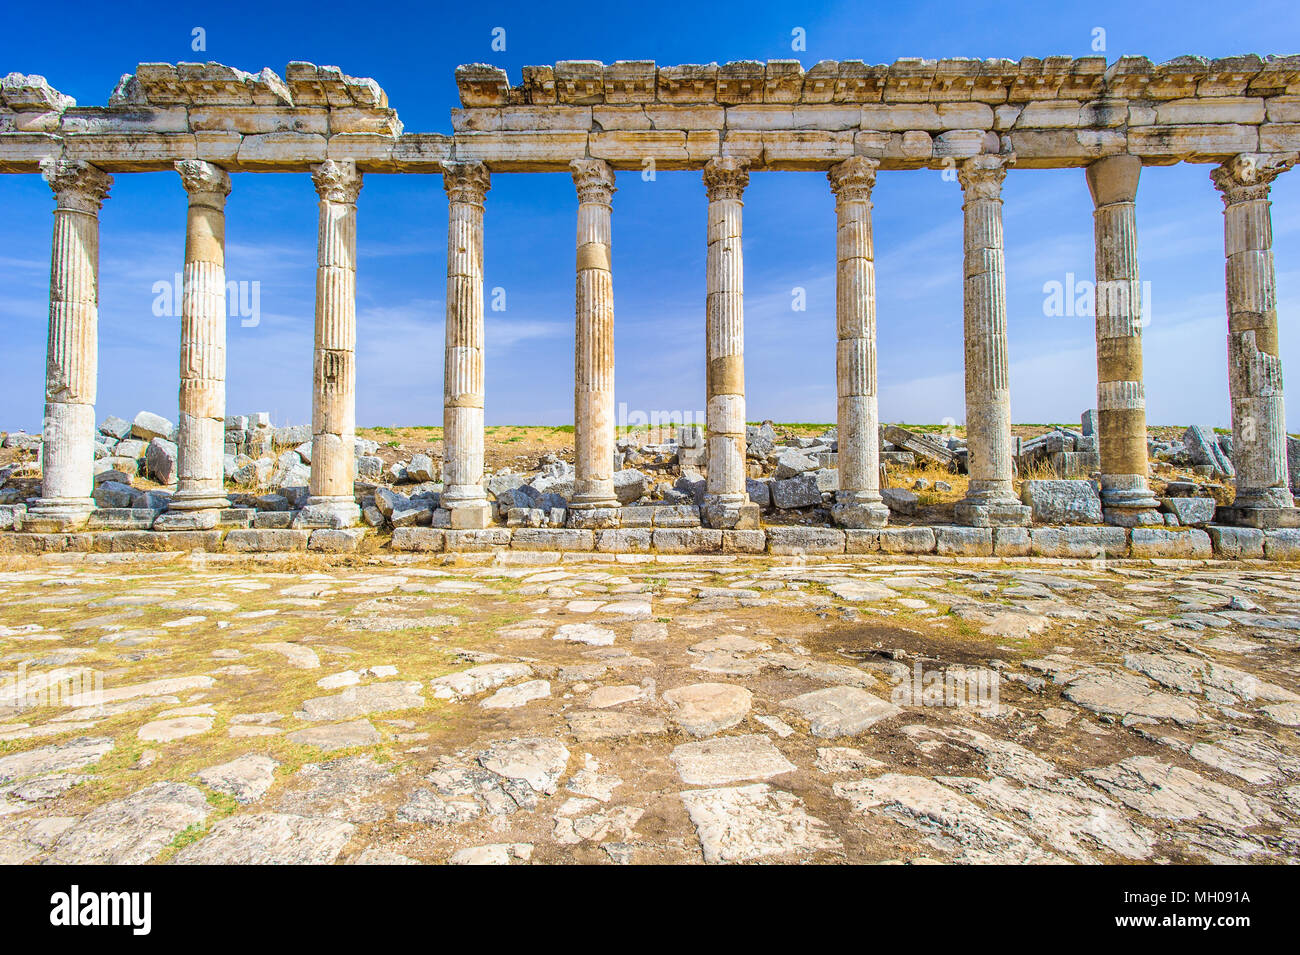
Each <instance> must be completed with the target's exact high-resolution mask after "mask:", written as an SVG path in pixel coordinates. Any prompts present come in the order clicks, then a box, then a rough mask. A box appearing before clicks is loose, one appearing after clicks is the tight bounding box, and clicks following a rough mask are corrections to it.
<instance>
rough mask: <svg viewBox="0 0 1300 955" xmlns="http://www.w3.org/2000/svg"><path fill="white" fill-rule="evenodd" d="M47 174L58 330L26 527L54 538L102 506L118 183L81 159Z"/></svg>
mask: <svg viewBox="0 0 1300 955" xmlns="http://www.w3.org/2000/svg"><path fill="white" fill-rule="evenodd" d="M41 173H42V175H43V176H44V177H45V181H46V182H47V183H49V186H50V188H51V189H53V190H54V196H55V208H54V242H53V247H52V251H51V254H50V328H49V343H48V349H47V351H46V359H45V423H44V427H43V443H42V445H41V496H40V497H39V498H37V499H36V500H35V501H34V502H32V506H31V507H30V508H29V509H28V512H27V517H26V520H25V521H24V523H23V526H24V528H25V529H27V530H33V531H46V532H52V531H64V530H70V529H72V528H76V527H79V526H81V525H82V524H84V523H85V521H86V518H87V517H88V516H89V514H90V512H91V511H92V510H93V509H94V507H95V502H94V499H93V498H92V497H91V494H92V493H93V491H94V463H95V387H96V372H97V367H96V363H97V337H96V336H97V326H98V322H99V209H100V206H101V205H102V204H103V202H104V198H105V197H106V196H107V195H108V190H109V187H110V186H111V185H112V184H113V177H112V176H110V175H108V174H107V173H105V172H103V171H102V170H100V169H98V168H96V167H95V166H92V165H90V164H88V163H85V162H81V161H76V160H52V159H50V160H44V161H42V162H41Z"/></svg>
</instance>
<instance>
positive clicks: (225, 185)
mask: <svg viewBox="0 0 1300 955" xmlns="http://www.w3.org/2000/svg"><path fill="white" fill-rule="evenodd" d="M176 171H177V172H178V173H180V176H181V185H183V186H184V187H185V191H186V192H187V193H189V196H190V202H191V203H192V204H195V205H204V206H212V207H213V208H216V209H222V208H225V205H226V196H228V195H230V174H229V173H227V172H226V171H225V170H224V169H222V168H221V167H220V166H214V165H213V164H212V163H210V162H204V161H203V160H201V159H182V160H181V161H180V162H178V163H176Z"/></svg>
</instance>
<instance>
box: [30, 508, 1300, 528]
mask: <svg viewBox="0 0 1300 955" xmlns="http://www.w3.org/2000/svg"><path fill="white" fill-rule="evenodd" d="M1214 522H1215V523H1216V524H1232V525H1235V526H1237V527H1257V528H1259V529H1260V530H1272V529H1274V528H1279V527H1300V508H1296V507H1238V506H1237V505H1236V504H1235V503H1234V504H1232V505H1231V506H1229V507H1219V508H1217V509H1216V510H1215V512H1214ZM23 526H24V527H26V526H27V525H26V523H25V522H24V524H23Z"/></svg>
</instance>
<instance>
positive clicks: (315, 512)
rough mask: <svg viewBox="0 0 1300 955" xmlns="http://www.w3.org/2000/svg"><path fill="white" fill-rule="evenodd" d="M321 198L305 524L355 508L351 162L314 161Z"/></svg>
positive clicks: (349, 516)
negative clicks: (310, 437) (310, 436)
mask: <svg viewBox="0 0 1300 955" xmlns="http://www.w3.org/2000/svg"><path fill="white" fill-rule="evenodd" d="M311 178H312V182H313V183H315V185H316V192H317V194H318V195H319V196H320V212H319V219H318V221H319V228H318V231H317V237H316V254H317V258H316V361H315V374H314V379H313V383H314V391H313V395H312V415H311V421H312V449H311V483H310V488H309V490H310V496H309V497H308V498H307V506H306V507H304V508H303V510H302V513H301V514H300V515H299V517H298V524H299V525H300V526H306V527H348V526H351V525H353V524H356V523H357V522H358V521H359V520H360V517H361V510H360V508H358V507H357V503H356V492H355V488H354V483H355V480H356V467H357V465H356V398H357V364H356V347H357V195H358V194H359V193H360V192H361V173H360V172H358V171H357V167H356V164H355V163H353V162H338V161H335V160H332V159H331V160H327V161H326V162H323V163H321V164H320V165H317V166H313V167H312V172H311Z"/></svg>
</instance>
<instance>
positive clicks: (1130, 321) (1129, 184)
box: [1087, 156, 1159, 524]
mask: <svg viewBox="0 0 1300 955" xmlns="http://www.w3.org/2000/svg"><path fill="white" fill-rule="evenodd" d="M1141 171H1142V160H1140V159H1139V158H1138V157H1136V156H1111V157H1108V158H1106V159H1099V160H1097V161H1096V162H1094V163H1093V164H1092V165H1090V166H1089V167H1088V169H1087V180H1088V189H1089V191H1090V192H1091V193H1092V200H1093V204H1094V206H1095V211H1094V213H1093V232H1094V238H1095V246H1096V279H1097V281H1096V324H1097V430H1098V445H1099V447H1100V449H1101V500H1102V504H1103V506H1104V507H1105V508H1106V518H1107V520H1108V521H1111V522H1113V523H1119V524H1135V523H1154V522H1156V521H1158V520H1159V515H1158V514H1157V512H1156V510H1155V509H1156V508H1157V507H1158V506H1159V502H1158V501H1157V500H1156V499H1155V498H1154V497H1153V496H1152V494H1151V489H1150V487H1149V486H1148V484H1147V413H1146V391H1145V388H1144V386H1143V383H1142V380H1143V379H1142V285H1141V281H1140V279H1139V274H1138V244H1137V206H1136V204H1135V203H1136V199H1137V187H1138V175H1139V173H1140V172H1141Z"/></svg>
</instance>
